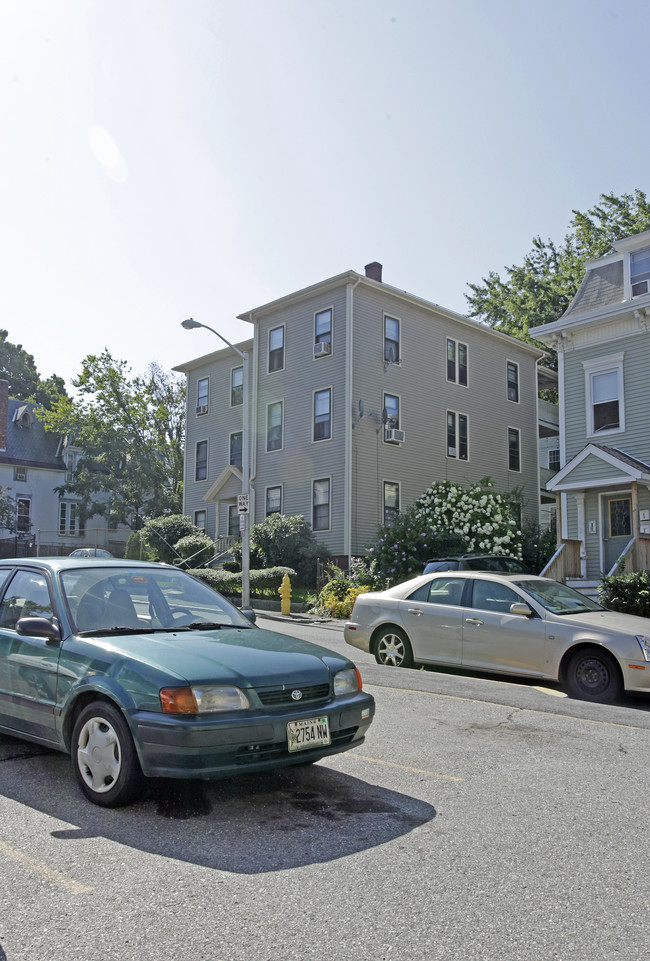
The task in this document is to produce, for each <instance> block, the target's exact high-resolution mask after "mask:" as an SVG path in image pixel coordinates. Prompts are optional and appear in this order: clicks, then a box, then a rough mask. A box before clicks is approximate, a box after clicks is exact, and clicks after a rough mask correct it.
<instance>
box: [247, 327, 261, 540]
mask: <svg viewBox="0 0 650 961" xmlns="http://www.w3.org/2000/svg"><path fill="white" fill-rule="evenodd" d="M248 317H249V321H250V323H251V324H252V325H253V371H252V376H251V404H250V408H251V409H250V411H249V425H248V426H249V430H250V434H249V436H250V451H249V465H250V522H251V524H254V523H255V477H256V474H257V372H258V365H259V349H258V337H257V324H256V323H255V321H254V320H253V314H252V312H251V313H250V314H249V315H248Z"/></svg>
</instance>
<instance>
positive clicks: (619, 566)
mask: <svg viewBox="0 0 650 961" xmlns="http://www.w3.org/2000/svg"><path fill="white" fill-rule="evenodd" d="M632 571H650V535H649V534H640V535H639V536H638V537H633V538H632V540H631V541H630V542H629V543H628V545H627V547H626V548H625V550H624V551H623V553H622V554H621V556H620V557H619V558H618V560H617V561H616V563H615V564H614V566H613V567H612V569H611V571H608V577H611V576H612V575H613V574H630V573H631V572H632Z"/></svg>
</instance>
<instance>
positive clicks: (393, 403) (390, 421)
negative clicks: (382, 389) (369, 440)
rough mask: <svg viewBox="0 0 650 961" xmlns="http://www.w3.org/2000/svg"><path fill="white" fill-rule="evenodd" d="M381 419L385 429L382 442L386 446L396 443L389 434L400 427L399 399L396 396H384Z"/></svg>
mask: <svg viewBox="0 0 650 961" xmlns="http://www.w3.org/2000/svg"><path fill="white" fill-rule="evenodd" d="M382 419H383V421H384V427H385V430H384V442H385V443H388V444H395V443H398V441H396V440H394V439H393V435H392V434H391V433H390V432H391V431H392V430H399V426H400V423H399V422H400V411H399V397H398V396H397V395H396V394H384V412H383V418H382Z"/></svg>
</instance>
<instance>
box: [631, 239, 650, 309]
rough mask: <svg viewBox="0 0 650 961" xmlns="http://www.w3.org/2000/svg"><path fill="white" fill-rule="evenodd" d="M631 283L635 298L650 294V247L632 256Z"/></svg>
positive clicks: (636, 251)
mask: <svg viewBox="0 0 650 961" xmlns="http://www.w3.org/2000/svg"><path fill="white" fill-rule="evenodd" d="M630 283H631V284H632V296H633V297H640V296H642V295H643V294H650V247H645V248H644V249H643V250H635V251H634V253H632V254H630Z"/></svg>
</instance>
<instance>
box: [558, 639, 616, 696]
mask: <svg viewBox="0 0 650 961" xmlns="http://www.w3.org/2000/svg"><path fill="white" fill-rule="evenodd" d="M566 680H567V691H568V693H569V694H570V695H571V697H576V698H580V700H582V701H596V702H597V703H603V702H606V701H614V700H616V698H617V697H618V696H619V694H620V693H621V691H622V689H623V681H622V678H621V671H620V669H619V666H618V664H617V663H616V661H615V660H614V658H613V657H612V655H611V654H609V653H608V652H607V651H603V650H601V649H600V648H599V647H586V648H583V649H582V650H580V651H578V652H577V653H576V654H574V655H573V657H572V658H571V660H570V661H569V664H568V667H567V673H566Z"/></svg>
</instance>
